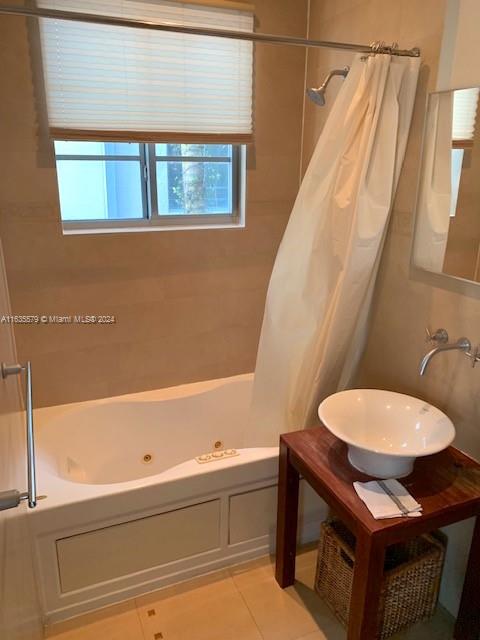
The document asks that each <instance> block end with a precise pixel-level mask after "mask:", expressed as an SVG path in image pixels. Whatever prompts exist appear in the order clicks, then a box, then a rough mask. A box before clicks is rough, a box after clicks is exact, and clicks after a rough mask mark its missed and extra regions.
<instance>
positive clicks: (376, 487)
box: [353, 480, 422, 520]
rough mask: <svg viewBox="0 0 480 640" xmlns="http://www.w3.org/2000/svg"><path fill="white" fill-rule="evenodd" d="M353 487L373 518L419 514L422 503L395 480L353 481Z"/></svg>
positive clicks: (411, 516)
mask: <svg viewBox="0 0 480 640" xmlns="http://www.w3.org/2000/svg"><path fill="white" fill-rule="evenodd" d="M353 488H354V489H355V491H356V492H357V494H358V496H359V498H360V499H361V500H363V502H364V503H365V504H366V505H367V507H368V509H369V511H370V513H371V514H372V516H373V517H374V518H375V520H380V519H381V518H398V517H401V516H408V517H410V518H414V517H418V516H421V515H422V514H421V511H422V505H420V504H418V502H417V501H416V500H415V499H414V498H413V497H412V496H411V495H410V494H409V493H408V491H407V490H406V489H405V487H404V486H402V485H401V484H400V482H398V481H397V480H373V481H371V482H354V483H353Z"/></svg>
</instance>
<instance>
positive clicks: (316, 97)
mask: <svg viewBox="0 0 480 640" xmlns="http://www.w3.org/2000/svg"><path fill="white" fill-rule="evenodd" d="M307 96H308V97H309V98H310V100H312V101H313V102H315V104H318V106H319V107H323V105H324V104H325V87H324V86H323V85H322V86H321V87H318V89H313V88H312V89H307Z"/></svg>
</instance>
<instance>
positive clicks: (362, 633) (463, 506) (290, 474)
mask: <svg viewBox="0 0 480 640" xmlns="http://www.w3.org/2000/svg"><path fill="white" fill-rule="evenodd" d="M300 475H301V476H303V478H305V480H306V481H307V482H308V483H309V484H310V486H311V487H312V488H313V489H314V490H315V491H316V492H317V493H318V495H319V496H321V497H322V498H323V499H324V500H325V502H327V504H328V505H329V506H330V508H331V509H332V510H333V511H334V512H335V514H336V515H338V517H339V518H340V519H341V520H342V521H343V522H344V523H345V524H346V525H347V526H348V527H349V528H350V530H351V531H352V533H354V534H355V536H356V538H357V544H356V560H355V569H354V578H353V590H352V599H351V605H350V618H349V625H348V634H347V638H348V640H373V639H374V638H376V634H377V616H376V615H375V613H376V612H377V611H378V601H379V597H380V588H381V582H382V580H381V577H382V574H383V566H384V559H385V549H386V547H388V546H389V545H391V544H394V543H397V542H402V541H405V540H408V539H410V538H412V537H415V536H418V535H421V534H423V533H428V532H430V531H433V530H434V529H437V528H438V527H443V526H446V525H449V524H453V523H454V522H459V521H460V520H465V519H466V518H471V517H473V516H475V517H476V522H475V529H474V533H473V539H472V545H471V548H470V557H469V564H468V569H467V574H466V577H465V582H464V586H463V594H462V599H461V604H460V610H459V613H458V618H457V622H456V625H455V636H454V637H455V638H456V639H457V640H479V637H480V517H479V516H480V464H478V463H477V462H475V461H474V460H472V459H471V458H469V457H468V456H467V455H465V454H464V453H462V452H461V451H459V450H458V449H455V447H449V448H448V449H446V450H445V451H442V452H441V453H438V454H436V455H434V456H429V457H425V458H419V459H418V460H417V461H416V463H415V469H414V471H413V473H412V474H411V475H410V476H408V477H407V478H404V479H403V480H402V481H401V482H402V483H403V484H404V486H406V487H407V489H408V491H409V492H410V493H411V494H412V495H413V497H414V498H415V499H416V500H418V502H420V503H421V505H422V506H423V514H422V516H421V517H419V518H393V519H388V520H375V519H374V518H373V516H372V515H371V514H370V512H369V511H368V509H367V507H366V506H365V505H364V503H363V502H362V501H361V500H360V498H359V497H358V496H357V494H356V493H355V490H354V488H353V486H352V484H353V482H354V481H356V480H360V481H366V480H371V478H370V477H369V476H366V475H364V474H362V473H361V472H359V471H357V470H356V469H354V468H353V467H352V466H351V465H350V464H349V462H348V460H347V448H346V445H345V444H344V443H343V442H341V441H340V440H338V439H337V438H336V437H335V436H333V435H332V434H331V433H330V432H329V431H328V430H327V429H326V428H325V427H318V428H314V429H306V430H304V431H296V432H294V433H288V434H285V435H282V436H281V438H280V469H279V486H278V514H277V552H276V553H277V556H276V579H277V582H278V583H279V585H280V586H281V587H288V586H289V585H291V584H293V583H294V580H295V555H296V543H297V517H298V488H299V478H300Z"/></svg>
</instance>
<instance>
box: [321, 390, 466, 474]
mask: <svg viewBox="0 0 480 640" xmlns="http://www.w3.org/2000/svg"><path fill="white" fill-rule="evenodd" d="M318 415H319V417H320V420H321V421H322V422H323V424H324V425H325V426H326V427H327V429H329V431H331V432H332V433H333V434H334V435H335V436H337V438H339V439H340V440H343V442H346V443H347V445H348V459H349V461H350V464H352V465H353V466H354V467H355V468H356V469H358V470H359V471H363V472H364V473H367V474H368V475H370V476H373V477H375V478H403V477H404V476H407V475H408V474H409V473H411V472H412V470H413V465H414V462H415V459H416V458H418V457H420V456H429V455H431V454H432V453H438V451H442V449H445V448H446V447H448V445H449V444H451V442H452V440H453V439H454V437H455V427H454V426H453V423H452V421H451V420H450V418H448V417H447V416H446V415H445V414H444V413H442V412H441V411H440V410H439V409H437V408H436V407H433V406H432V405H431V404H428V402H425V401H424V400H420V399H419V398H413V397H412V396H407V395H404V394H402V393H393V392H391V391H380V390H377V389H350V390H348V391H341V392H339V393H335V394H333V395H332V396H329V397H328V398H326V399H325V400H324V401H323V402H322V403H321V405H320V406H319V408H318Z"/></svg>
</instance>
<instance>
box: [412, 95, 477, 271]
mask: <svg viewBox="0 0 480 640" xmlns="http://www.w3.org/2000/svg"><path fill="white" fill-rule="evenodd" d="M479 93H480V88H479V87H472V88H468V89H459V90H455V91H444V92H440V93H432V94H431V95H430V97H429V101H428V106H427V114H426V123H425V133H424V139H423V154H422V169H421V174H420V185H419V190H418V196H417V212H416V222H415V234H414V241H413V252H412V262H413V265H414V266H415V267H418V268H421V269H425V270H427V271H432V272H434V273H442V274H445V275H448V276H453V277H456V278H462V279H464V280H470V281H473V282H477V283H478V282H480V116H479V117H478V118H477V105H478V100H479ZM476 120H477V122H476Z"/></svg>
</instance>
